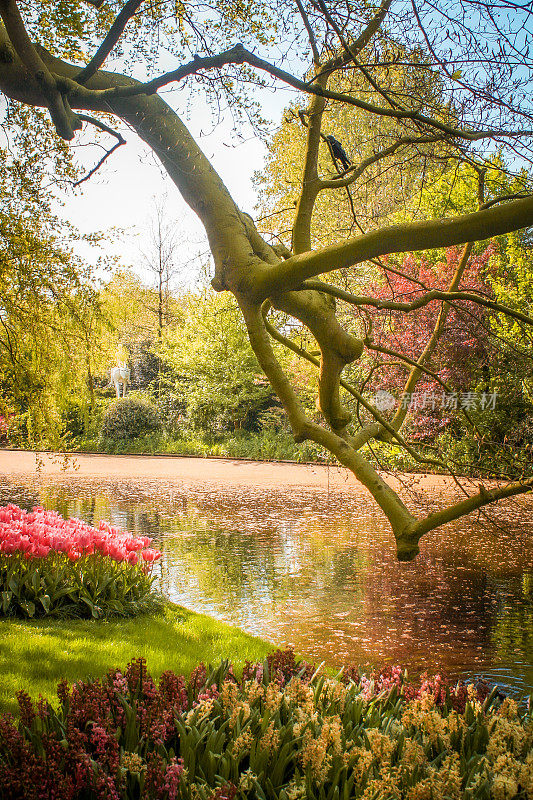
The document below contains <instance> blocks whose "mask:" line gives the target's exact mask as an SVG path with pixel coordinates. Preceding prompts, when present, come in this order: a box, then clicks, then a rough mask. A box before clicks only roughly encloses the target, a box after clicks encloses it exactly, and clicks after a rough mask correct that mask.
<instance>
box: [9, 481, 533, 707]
mask: <svg viewBox="0 0 533 800" xmlns="http://www.w3.org/2000/svg"><path fill="white" fill-rule="evenodd" d="M6 502H16V503H18V504H19V505H21V506H23V507H26V508H31V507H32V506H33V505H36V504H42V505H44V506H45V507H47V508H55V509H57V510H58V511H59V512H60V513H62V514H63V515H64V516H76V517H79V518H81V519H84V520H85V521H87V522H88V523H91V524H95V523H98V521H99V520H100V519H108V520H111V521H112V523H113V524H116V525H120V526H122V527H123V528H126V529H127V530H129V531H131V532H134V533H137V534H141V533H142V534H149V535H151V536H153V537H154V538H155V541H156V542H157V546H158V547H159V548H160V549H162V551H163V559H162V562H161V564H160V567H159V573H158V581H159V582H160V587H161V589H162V591H163V592H164V593H165V594H166V595H167V596H168V597H169V598H170V599H172V600H174V601H175V602H177V603H180V604H182V605H184V606H186V607H188V608H191V609H194V610H196V611H200V612H204V613H207V614H211V615H213V616H215V617H217V618H219V619H222V620H226V621H227V622H230V623H232V624H234V625H237V626H239V627H240V628H242V629H244V630H246V631H249V632H251V633H253V634H256V635H258V636H261V637H263V638H265V639H267V640H270V641H272V642H274V643H275V644H277V645H280V646H283V645H285V644H291V645H294V647H295V649H296V650H297V652H299V653H300V654H302V655H304V656H305V657H306V658H308V659H309V660H311V661H314V662H317V663H318V662H321V661H325V662H327V663H328V664H330V665H333V666H339V667H340V666H341V665H342V664H346V663H357V664H375V665H381V664H384V663H395V664H401V665H402V666H404V667H406V668H407V669H408V670H409V672H410V674H413V675H414V674H419V673H421V672H423V671H424V670H426V669H427V670H429V671H430V672H434V671H443V672H444V673H446V674H448V675H450V676H452V677H454V678H455V677H466V676H478V675H484V676H486V677H487V678H488V679H489V680H491V681H494V682H498V683H500V684H502V685H503V686H506V687H508V689H509V690H511V691H512V692H520V693H524V692H527V693H529V692H531V691H532V686H533V536H532V532H533V527H532V524H531V518H532V515H531V509H532V506H531V501H527V503H529V505H528V504H527V503H526V509H525V510H526V514H525V515H524V514H523V513H522V515H521V517H522V522H521V525H520V526H519V525H518V523H517V522H516V521H515V519H514V517H513V515H512V511H511V510H509V513H508V515H507V520H506V522H507V524H506V526H505V528H503V527H501V526H500V527H495V526H493V525H488V524H487V523H486V522H483V521H481V520H478V521H476V520H474V521H472V520H471V519H469V520H468V521H467V522H466V521H462V522H460V523H456V524H455V525H454V526H449V527H448V528H447V529H446V531H435V532H433V533H431V534H429V535H428V536H427V537H425V539H424V540H423V542H422V546H421V555H420V556H419V557H418V558H417V559H416V560H415V561H414V562H412V563H407V564H401V563H399V562H398V561H397V560H396V556H395V551H394V546H393V542H392V536H391V534H390V531H389V529H388V528H387V526H386V524H385V523H384V522H383V520H382V519H381V518H380V516H379V513H378V512H377V511H376V510H375V509H374V507H373V505H372V504H371V503H370V502H369V501H368V498H367V496H366V495H364V494H363V493H361V492H359V491H357V490H354V489H347V490H346V491H344V490H339V489H335V490H333V491H329V492H326V491H323V490H319V489H313V490H312V491H310V490H302V489H300V488H288V489H285V490H281V489H280V490H273V489H268V490H267V489H265V490H260V489H252V488H250V487H242V488H239V487H229V488H226V489H220V488H217V487H215V486H213V485H205V486H196V487H195V488H189V487H188V488H186V489H184V488H183V486H180V485H179V484H176V483H172V481H162V480H157V481H156V480H152V481H150V480H135V481H126V480H120V481H112V480H91V479H87V478H84V479H81V478H55V479H53V481H52V480H50V479H48V480H45V479H44V478H43V479H41V480H37V479H35V478H32V477H31V476H28V477H27V478H26V477H23V478H19V477H17V478H12V479H9V478H7V477H3V478H1V480H0V503H1V504H5V503H6ZM523 502H524V501H523ZM509 509H511V507H510V506H509ZM522 511H524V508H523V509H522ZM524 518H525V520H526V521H525V522H524Z"/></svg>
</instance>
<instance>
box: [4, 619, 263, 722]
mask: <svg viewBox="0 0 533 800" xmlns="http://www.w3.org/2000/svg"><path fill="white" fill-rule="evenodd" d="M271 649H272V646H271V645H269V644H267V643H266V642H264V641H262V640H261V639H257V638H254V637H253V636H249V635H248V634H246V633H243V632H242V631H240V630H238V629H237V628H234V627H232V626H231V625H226V624H225V623H223V622H218V621H217V620H214V619H211V618H210V617H206V616H204V615H202V614H195V613H193V612H192V611H187V610H186V609H184V608H181V607H179V606H172V605H170V604H169V605H168V606H167V607H166V609H165V611H164V612H162V613H161V614H159V615H157V616H141V617H136V618H134V619H121V620H113V621H111V622H100V621H95V622H93V621H88V620H72V619H70V620H18V619H3V620H0V712H2V711H12V712H16V710H17V708H18V707H17V702H16V698H15V692H16V691H18V690H19V689H24V690H25V691H27V692H28V693H29V694H30V696H31V697H32V698H37V697H38V695H39V694H42V695H43V696H44V697H47V698H49V699H51V700H52V699H54V698H55V696H56V687H57V684H58V682H59V680H60V679H61V678H67V680H68V681H69V683H72V682H73V681H76V680H82V679H85V678H89V677H93V678H95V677H100V676H102V675H104V674H105V673H106V672H107V671H108V670H110V669H112V668H113V667H125V666H126V664H127V663H128V662H129V661H131V660H132V659H133V658H138V657H139V656H143V657H144V658H146V661H147V664H148V671H149V672H150V673H151V674H152V675H153V676H154V677H159V675H160V674H161V673H162V672H163V671H164V670H166V669H172V670H173V671H174V672H176V673H178V674H179V673H181V674H184V675H188V674H189V673H190V672H191V670H192V669H194V667H195V666H196V665H197V664H198V662H199V661H204V662H205V663H206V664H209V663H212V664H217V663H219V662H220V661H221V660H222V659H223V658H228V659H229V660H230V661H232V662H233V663H235V664H242V662H244V661H245V660H246V659H249V660H250V661H260V660H263V658H264V657H265V655H266V654H267V653H268V651H269V650H271Z"/></svg>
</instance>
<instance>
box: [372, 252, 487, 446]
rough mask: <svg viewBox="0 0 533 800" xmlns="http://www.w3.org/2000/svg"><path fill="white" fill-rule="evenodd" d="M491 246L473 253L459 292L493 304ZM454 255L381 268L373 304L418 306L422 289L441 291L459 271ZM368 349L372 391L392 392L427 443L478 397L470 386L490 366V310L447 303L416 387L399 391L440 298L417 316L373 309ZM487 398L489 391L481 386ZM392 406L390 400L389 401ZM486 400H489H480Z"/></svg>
mask: <svg viewBox="0 0 533 800" xmlns="http://www.w3.org/2000/svg"><path fill="white" fill-rule="evenodd" d="M494 247H495V246H494V245H493V244H491V245H489V246H488V247H486V248H485V249H484V250H483V251H482V252H481V253H479V254H472V255H471V256H470V259H469V261H468V265H467V267H466V269H465V272H464V276H463V278H462V281H461V290H462V291H465V292H472V293H475V294H478V295H480V296H482V297H485V298H487V299H493V293H492V291H491V287H490V284H489V283H488V282H487V281H486V275H487V271H488V269H489V262H490V258H491V256H492V255H493V253H494ZM460 258H461V253H460V251H459V250H458V249H457V248H455V247H451V248H448V250H447V251H446V257H445V260H444V259H442V260H439V261H436V262H433V263H432V262H430V261H429V260H428V259H427V258H426V257H425V256H424V255H422V256H420V257H417V256H416V255H415V254H412V253H409V254H407V255H406V256H405V257H404V258H403V260H402V262H401V264H400V266H399V269H395V268H394V267H393V266H392V265H391V268H390V269H387V262H385V265H384V270H383V272H384V279H383V280H382V281H381V282H380V284H374V285H372V287H371V293H372V295H373V297H375V298H376V300H378V301H384V302H391V301H392V302H394V303H396V304H398V303H400V304H401V303H416V301H417V300H423V299H424V297H425V295H426V294H427V292H428V291H431V290H437V291H441V292H445V291H446V289H447V287H448V286H449V284H450V282H451V280H452V279H453V276H454V275H455V273H456V272H457V268H458V265H459V260H460ZM367 313H368V316H369V321H368V324H369V331H370V333H369V336H368V339H367V347H368V350H369V355H370V353H371V354H372V355H371V357H370V358H369V359H368V360H369V375H370V380H369V381H368V385H369V386H370V387H371V388H372V389H373V390H374V391H375V392H379V391H382V392H383V391H386V392H388V393H389V394H391V395H392V396H393V397H394V398H395V400H396V405H403V406H406V407H408V408H409V410H410V412H411V413H410V417H411V419H410V425H409V427H410V429H411V430H412V438H414V439H422V440H423V439H433V438H434V437H435V436H436V434H437V433H439V431H441V430H443V429H444V428H445V427H446V426H447V425H449V423H450V422H451V421H452V420H453V419H454V417H456V416H457V413H456V412H457V411H460V410H461V408H462V407H466V408H467V410H468V408H469V407H470V406H472V405H473V404H475V403H476V402H479V400H480V399H481V398H477V397H475V396H474V393H473V392H472V389H473V388H475V387H476V386H477V384H478V383H479V379H480V376H481V377H483V375H484V371H485V370H486V369H487V367H488V365H489V363H490V356H491V349H492V345H491V335H490V327H489V319H488V318H489V313H490V311H489V309H488V308H487V307H484V306H480V305H479V304H478V303H476V302H473V301H471V300H456V301H455V302H454V303H453V305H450V306H449V309H448V311H447V319H446V324H444V322H442V326H443V330H442V334H441V335H440V336H439V339H438V343H437V345H436V347H435V349H434V351H433V352H432V353H431V354H429V355H428V358H427V360H426V362H425V364H424V367H425V370H427V371H425V372H424V373H423V375H422V376H421V377H420V379H419V380H418V382H417V384H416V387H415V388H414V389H413V391H412V392H410V393H409V394H407V395H406V394H405V392H404V387H405V382H406V374H407V373H408V372H409V366H410V362H411V361H412V360H413V357H414V355H415V354H418V355H421V354H422V353H423V352H424V349H425V348H426V347H427V345H428V343H429V342H430V341H431V338H432V335H433V332H434V331H435V329H436V326H437V321H438V319H439V315H442V303H441V302H440V301H439V300H434V301H433V302H430V303H428V304H427V305H423V306H422V307H421V308H420V309H419V312H418V313H417V314H416V315H413V314H405V313H404V312H402V311H401V310H398V309H396V310H395V309H392V310H389V309H383V308H381V309H380V308H379V307H378V308H375V307H371V308H369V309H368V311H367ZM483 388H484V390H485V393H488V392H489V389H490V387H489V386H488V385H485V386H484V387H483ZM390 402H391V404H392V400H391V401H390ZM486 402H487V403H488V402H492V400H491V401H489V400H488V399H486Z"/></svg>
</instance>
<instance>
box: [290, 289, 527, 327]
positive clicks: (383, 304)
mask: <svg viewBox="0 0 533 800" xmlns="http://www.w3.org/2000/svg"><path fill="white" fill-rule="evenodd" d="M301 288H302V289H316V290H317V291H319V292H326V294H330V295H332V297H337V298H338V299H339V300H344V301H345V302H347V303H350V305H354V306H371V307H372V308H376V309H378V310H380V311H384V310H390V311H404V312H405V313H407V314H408V313H410V312H411V311H416V310H417V309H419V308H423V307H424V306H427V305H428V304H429V303H432V302H434V301H435V300H468V301H470V302H472V303H477V304H478V305H480V306H484V307H485V308H490V309H491V310H492V311H497V312H498V313H500V314H506V315H507V316H509V317H512V318H513V319H516V320H518V321H520V322H524V323H525V324H526V325H533V317H530V316H529V315H528V314H523V313H522V312H521V311H516V310H515V309H514V308H510V307H509V306H505V305H502V304H501V303H497V302H495V301H494V300H489V299H487V298H485V297H482V296H481V295H479V294H475V293H474V292H466V291H462V290H461V291H457V292H445V291H442V290H441V289H429V290H428V291H427V292H426V294H423V295H422V296H421V297H417V298H416V300H412V301H411V302H410V303H401V302H398V301H396V300H379V299H378V298H376V297H368V296H367V295H356V294H352V293H351V292H346V291H344V289H339V288H338V287H336V286H331V285H330V284H327V283H323V282H322V281H318V280H308V281H304V283H303V284H302V286H301Z"/></svg>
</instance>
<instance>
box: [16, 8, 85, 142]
mask: <svg viewBox="0 0 533 800" xmlns="http://www.w3.org/2000/svg"><path fill="white" fill-rule="evenodd" d="M0 16H1V18H2V21H3V23H4V26H5V29H6V31H7V34H8V36H9V40H10V42H11V45H12V47H13V49H14V51H15V53H16V54H17V56H18V57H19V59H20V61H21V62H22V64H23V65H24V68H25V69H26V70H27V72H28V73H29V74H30V75H31V76H32V78H33V80H34V81H35V83H36V84H37V85H38V86H39V89H40V91H41V92H42V94H43V97H44V99H45V102H46V105H47V107H48V110H49V112H50V117H51V119H52V122H53V123H54V125H55V128H56V130H57V132H58V134H59V136H61V137H62V138H63V139H67V140H70V139H73V138H74V131H75V130H79V128H81V122H79V120H78V119H77V117H76V115H75V114H74V113H73V112H72V110H71V108H70V106H69V104H68V102H67V101H66V99H65V98H64V96H63V95H62V93H61V92H60V91H59V88H58V86H57V82H56V79H55V77H54V76H53V75H52V74H51V72H50V70H49V69H48V67H47V66H46V64H45V63H44V61H43V60H42V58H41V56H40V55H39V53H38V52H37V50H36V48H35V47H34V45H33V42H32V41H31V39H30V37H29V36H28V32H27V31H26V28H25V27H24V22H23V19H22V17H21V15H20V11H19V9H18V6H17V4H16V2H15V0H0ZM6 55H7V54H6ZM5 57H6V56H4V59H5Z"/></svg>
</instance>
